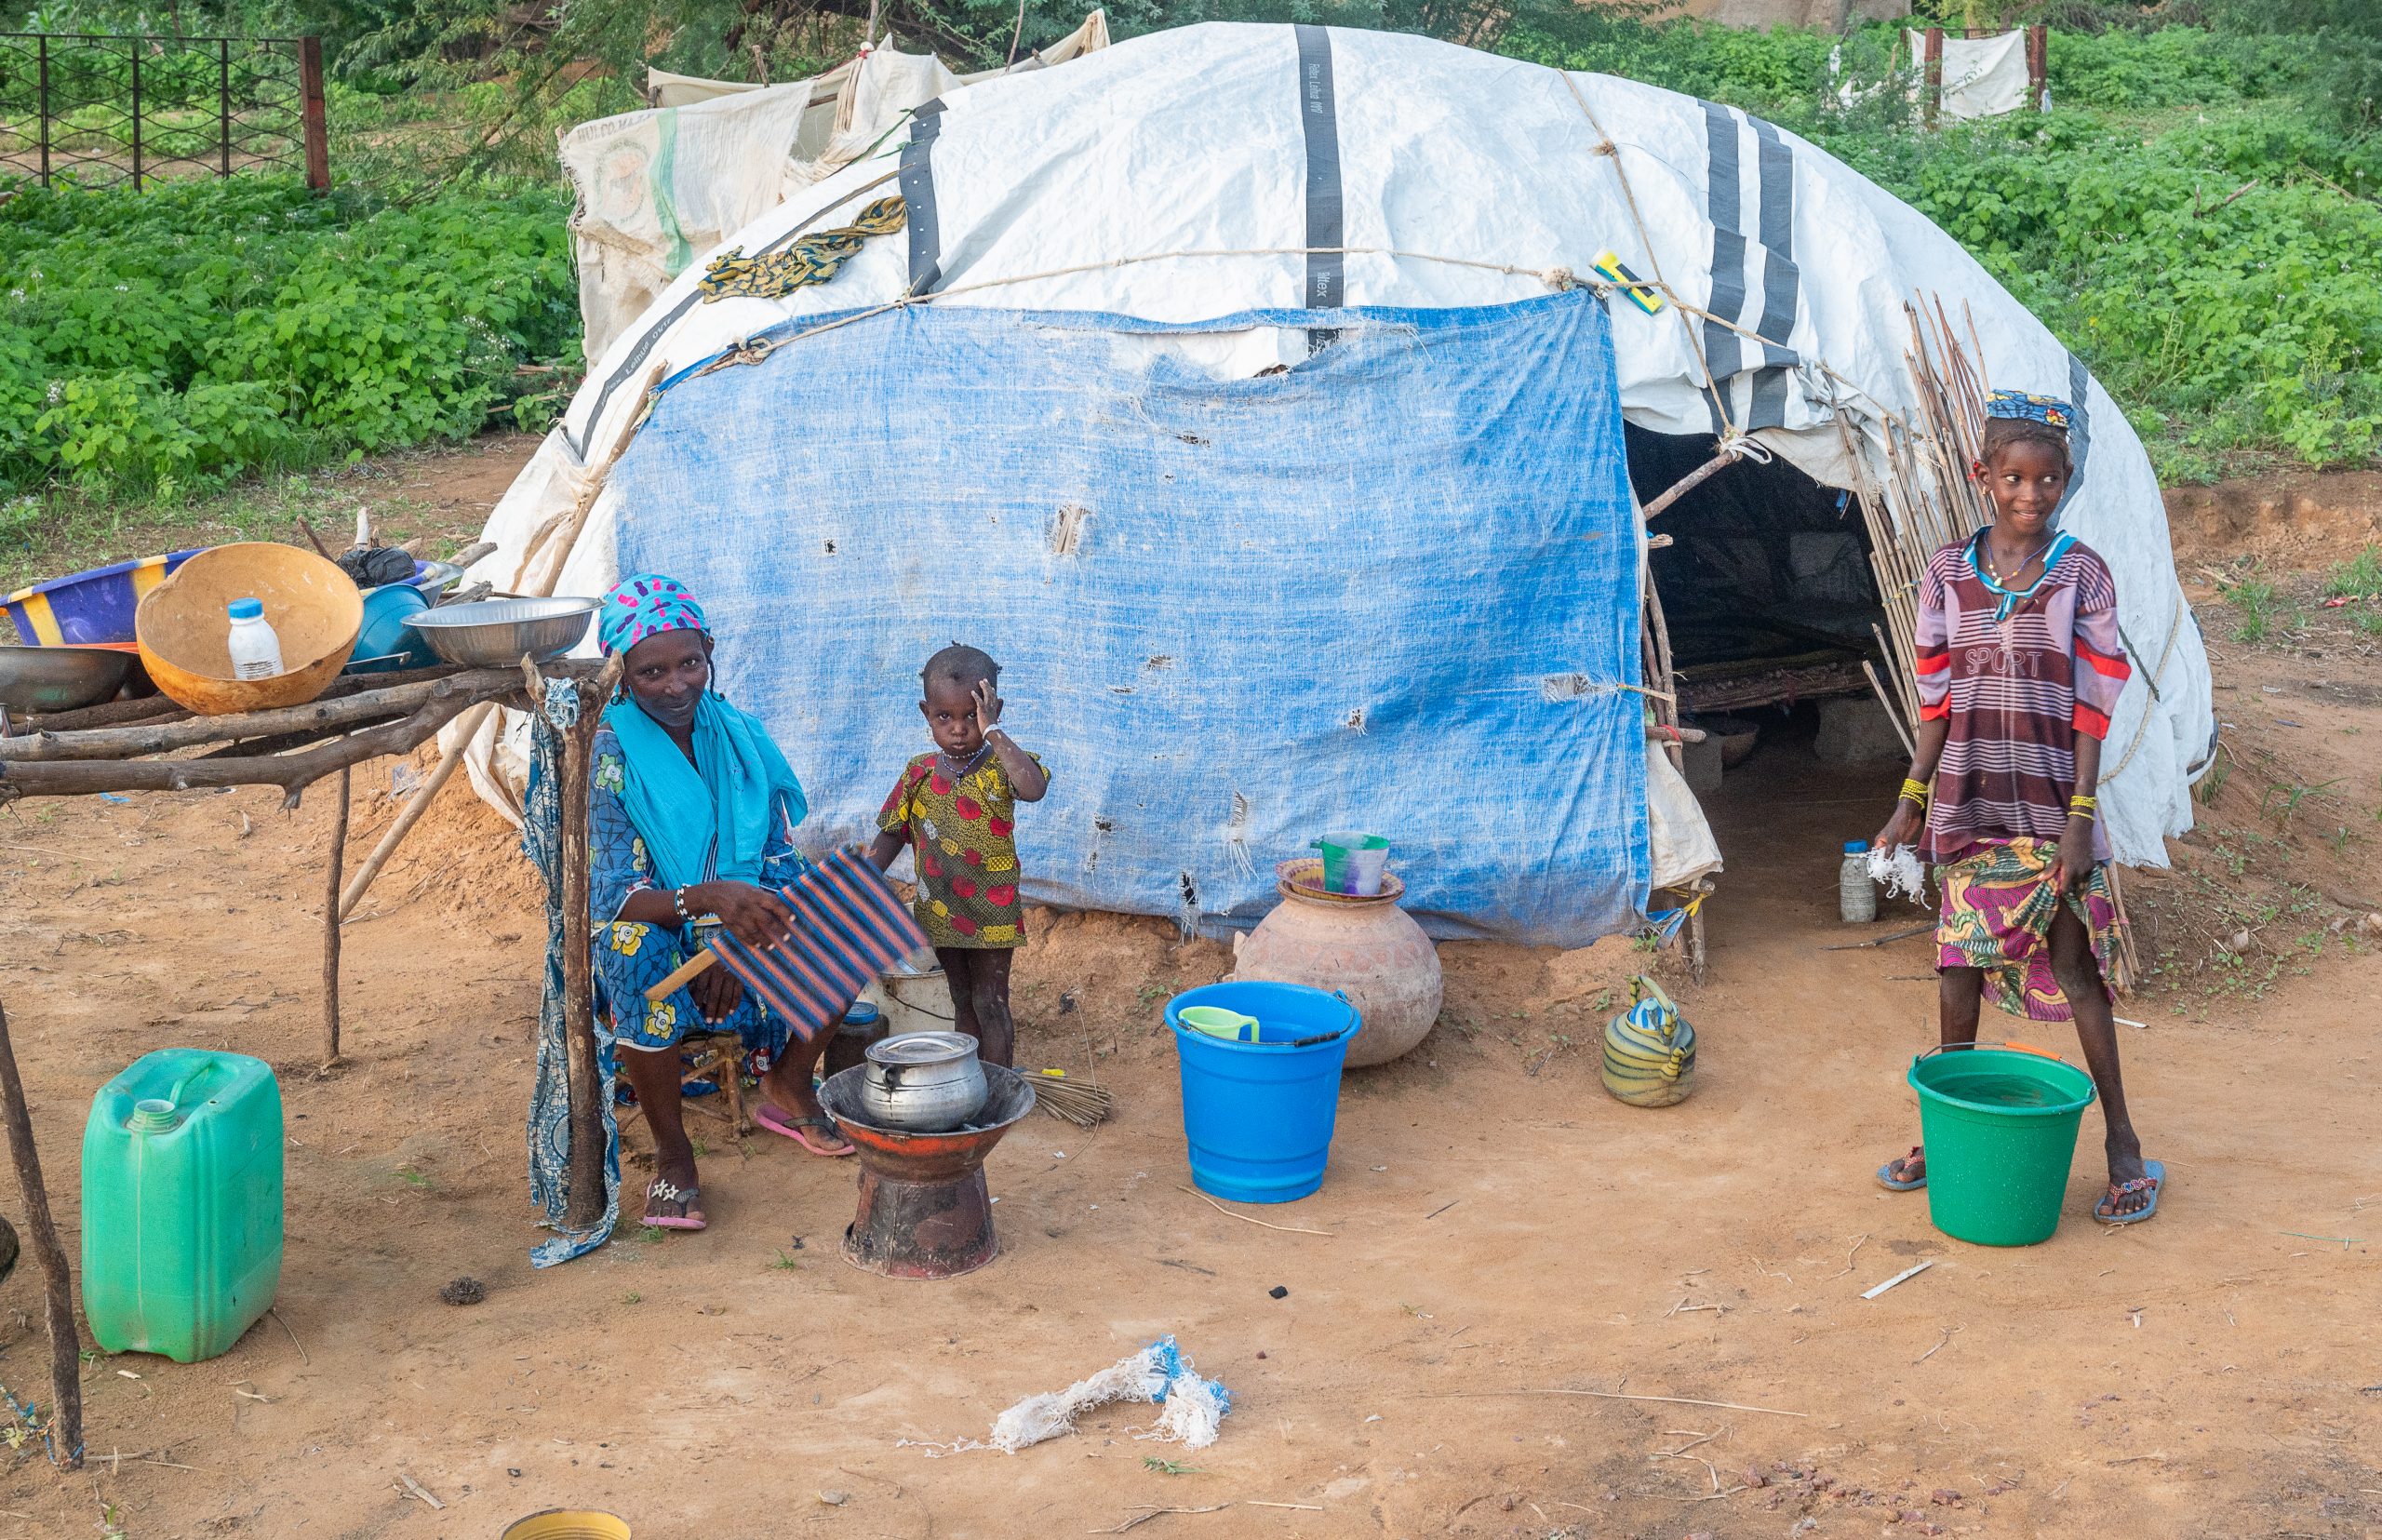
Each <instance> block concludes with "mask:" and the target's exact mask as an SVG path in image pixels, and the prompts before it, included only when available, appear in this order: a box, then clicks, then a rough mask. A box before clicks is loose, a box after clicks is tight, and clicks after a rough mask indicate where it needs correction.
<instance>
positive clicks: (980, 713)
mask: <svg viewBox="0 0 2382 1540" xmlns="http://www.w3.org/2000/svg"><path fill="white" fill-rule="evenodd" d="M975 701H976V730H977V731H979V732H990V731H992V730H993V728H994V726H995V725H996V724H997V723H998V722H999V721H1000V719H1001V697H1000V692H999V691H998V690H995V689H994V688H993V681H992V680H990V679H979V680H977V681H976V689H975Z"/></svg>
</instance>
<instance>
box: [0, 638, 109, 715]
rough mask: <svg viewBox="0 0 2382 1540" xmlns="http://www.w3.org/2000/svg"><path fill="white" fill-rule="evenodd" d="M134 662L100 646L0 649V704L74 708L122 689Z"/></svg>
mask: <svg viewBox="0 0 2382 1540" xmlns="http://www.w3.org/2000/svg"><path fill="white" fill-rule="evenodd" d="M138 662H140V659H139V658H138V657H136V656H135V655H134V654H132V653H129V652H118V651H115V650H114V649H110V648H104V647H0V705H5V706H7V707H8V708H9V709H10V710H13V711H27V712H47V711H80V710H82V709H83V708H84V707H85V706H94V705H97V704H99V703H100V702H101V701H104V700H107V699H109V698H110V697H112V696H114V694H115V692H116V691H117V690H122V689H123V688H124V681H125V680H126V679H127V678H128V677H130V676H131V674H132V665H133V664H134V663H138Z"/></svg>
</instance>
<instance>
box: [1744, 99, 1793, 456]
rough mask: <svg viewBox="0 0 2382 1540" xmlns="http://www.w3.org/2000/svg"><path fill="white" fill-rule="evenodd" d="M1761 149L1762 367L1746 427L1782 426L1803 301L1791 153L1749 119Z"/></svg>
mask: <svg viewBox="0 0 2382 1540" xmlns="http://www.w3.org/2000/svg"><path fill="white" fill-rule="evenodd" d="M1751 122H1752V124H1753V132H1754V138H1755V140H1756V141H1758V145H1759V149H1758V153H1757V158H1756V160H1755V166H1756V167H1757V168H1758V171H1759V174H1760V196H1761V226H1760V228H1761V245H1762V266H1761V320H1760V324H1759V325H1757V326H1756V327H1755V328H1754V329H1755V330H1756V331H1758V332H1760V334H1761V339H1762V347H1761V356H1762V362H1763V364H1764V366H1765V367H1764V368H1763V369H1762V370H1761V372H1760V373H1759V374H1757V375H1755V376H1754V380H1753V410H1752V412H1751V413H1750V414H1749V415H1748V417H1747V419H1746V427H1747V428H1749V429H1750V428H1783V427H1785V426H1786V425H1787V370H1788V369H1790V368H1793V367H1794V366H1795V365H1796V363H1797V362H1798V361H1799V360H1798V359H1797V358H1796V356H1795V354H1794V352H1793V350H1792V349H1790V348H1788V347H1787V338H1789V337H1790V336H1792V335H1794V331H1795V307H1796V305H1797V303H1798V302H1799V301H1800V299H1801V296H1802V272H1801V270H1800V269H1799V268H1798V267H1797V266H1796V265H1795V260H1794V254H1795V154H1794V152H1793V151H1791V150H1789V149H1787V141H1785V140H1784V139H1782V138H1780V137H1779V134H1778V130H1777V128H1776V127H1773V126H1772V125H1770V124H1767V123H1764V122H1763V121H1762V120H1761V119H1760V118H1754V119H1752V120H1751Z"/></svg>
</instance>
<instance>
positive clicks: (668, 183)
mask: <svg viewBox="0 0 2382 1540" xmlns="http://www.w3.org/2000/svg"><path fill="white" fill-rule="evenodd" d="M1107 46H1108V18H1107V16H1106V15H1105V14H1104V12H1101V11H1093V12H1092V13H1091V15H1089V16H1087V17H1086V18H1085V19H1084V21H1083V25H1081V26H1079V27H1077V29H1076V30H1075V31H1074V32H1072V33H1068V34H1067V36H1066V37H1064V39H1062V40H1061V41H1059V42H1057V43H1055V44H1052V45H1051V46H1050V47H1048V48H1044V49H1042V50H1040V51H1039V52H1037V53H1034V54H1031V55H1028V56H1027V57H1026V58H1024V59H1023V60H1019V61H1018V62H1017V63H1016V64H1015V65H1013V66H1011V67H1010V69H1008V70H995V71H990V72H987V73H986V74H979V75H970V76H962V75H957V74H952V73H951V72H950V71H949V70H947V69H945V68H944V67H943V63H942V61H941V60H937V59H936V58H935V57H934V56H933V55H931V54H905V53H902V52H899V51H897V50H895V49H892V48H886V47H880V48H876V49H873V50H870V51H869V52H867V53H864V54H863V55H862V56H861V57H859V58H858V59H853V60H847V61H845V62H844V63H841V64H838V65H836V67H835V68H834V69H832V70H829V71H828V72H827V73H826V74H822V75H819V76H817V77H815V78H813V79H810V80H797V81H792V82H789V83H787V84H785V85H782V86H754V85H748V84H745V83H743V82H741V81H733V80H704V79H701V78H699V77H697V76H694V75H683V74H670V73H669V72H668V71H666V70H649V71H648V72H647V85H646V90H647V95H648V97H649V99H650V100H652V101H653V102H654V105H653V106H652V107H650V108H649V109H647V110H645V111H643V112H636V113H622V114H619V115H618V116H615V117H607V118H598V119H596V120H595V122H592V123H583V124H581V125H580V126H579V127H576V128H573V129H572V130H570V131H569V133H567V134H565V135H564V136H563V137H562V143H561V146H560V149H559V151H558V155H559V158H560V160H561V162H562V168H563V174H564V175H565V176H567V177H568V178H569V180H570V184H571V188H572V190H573V191H574V192H575V193H577V194H578V207H577V208H575V209H574V210H573V211H572V213H571V220H570V230H571V235H572V239H573V243H574V246H575V248H576V253H577V256H578V259H579V315H580V321H581V325H582V329H583V331H584V339H583V342H582V345H583V346H584V347H585V348H586V350H587V355H588V356H589V357H590V358H595V357H600V356H602V355H603V351H604V350H605V349H606V348H608V347H609V346H610V345H611V343H612V339H614V338H615V337H617V336H619V335H620V333H621V331H622V328H625V327H627V326H628V325H629V323H630V322H632V321H634V320H636V318H637V316H639V315H642V314H644V312H645V310H646V308H647V307H648V306H649V305H650V304H652V303H653V301H654V300H655V298H656V297H658V296H659V295H660V294H661V293H662V290H663V289H664V288H667V287H668V286H669V283H670V280H671V279H673V278H675V277H676V276H677V275H679V274H680V273H682V272H684V271H685V270H686V267H687V264H688V263H689V261H692V260H693V259H694V257H695V255H696V254H698V253H701V252H707V251H709V250H711V249H712V248H714V247H716V246H717V245H718V244H719V243H720V242H721V241H722V240H724V239H726V238H727V237H728V236H729V235H731V234H734V233H735V232H737V231H739V230H741V229H743V227H744V226H746V225H747V224H750V223H751V222H752V221H755V220H756V219H758V218H760V217H761V215H762V214H764V213H765V212H767V211H768V210H769V209H771V208H776V207H777V206H778V204H779V203H781V202H783V200H784V199H785V198H786V197H787V196H788V194H791V193H792V192H793V191H794V190H795V189H797V188H800V187H804V186H807V185H809V184H810V183H811V182H813V181H818V180H819V179H820V178H822V177H824V176H827V175H829V174H831V173H833V172H835V171H838V170H840V169H842V168H843V167H845V166H846V165H847V164H849V163H850V161H851V160H852V159H854V158H855V157H856V156H859V155H863V154H868V153H869V152H870V151H871V150H873V149H875V148H876V147H877V145H878V144H879V143H880V142H881V141H884V140H885V138H886V136H888V135H889V134H892V133H894V132H895V130H897V129H899V128H900V127H901V126H902V123H903V119H904V118H906V117H907V116H908V115H909V114H911V113H912V112H913V111H914V110H916V109H917V108H918V107H919V106H921V105H923V104H924V103H926V102H929V101H932V100H935V99H936V98H937V97H940V96H943V95H944V94H946V93H948V92H950V91H953V90H956V89H957V88H958V87H960V86H961V85H963V84H965V83H966V82H967V81H968V80H985V79H990V78H992V77H993V76H994V75H998V74H1024V73H1026V72H1028V71H1032V70H1038V69H1043V68H1046V67H1048V66H1050V65H1052V64H1060V63H1064V62H1066V61H1067V60H1072V59H1078V58H1081V57H1082V56H1083V55H1084V54H1086V53H1089V52H1091V51H1092V50H1094V49H1098V48H1104V47H1107Z"/></svg>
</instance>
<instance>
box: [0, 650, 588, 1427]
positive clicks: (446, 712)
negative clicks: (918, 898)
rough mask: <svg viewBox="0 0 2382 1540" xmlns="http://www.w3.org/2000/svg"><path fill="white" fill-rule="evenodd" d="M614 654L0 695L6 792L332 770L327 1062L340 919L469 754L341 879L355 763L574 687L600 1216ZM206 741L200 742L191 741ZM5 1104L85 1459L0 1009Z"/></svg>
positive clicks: (69, 1337) (63, 1390) (66, 1408)
mask: <svg viewBox="0 0 2382 1540" xmlns="http://www.w3.org/2000/svg"><path fill="white" fill-rule="evenodd" d="M619 672H620V670H619V662H618V660H617V659H615V660H610V661H608V662H605V663H596V662H593V661H578V660H568V659H566V660H562V661H559V662H555V663H531V662H530V661H529V659H527V658H524V659H523V660H522V661H521V666H520V667H519V668H517V669H502V668H478V669H472V668H458V667H453V666H440V667H436V668H425V669H416V670H411V671H408V672H405V673H397V674H377V675H348V676H342V677H341V678H339V679H337V680H334V681H333V683H332V685H331V687H330V689H329V690H326V691H325V692H324V693H323V694H322V695H321V696H319V697H317V698H316V699H315V700H314V701H312V702H310V703H307V704H305V705H302V706H287V707H282V708H280V709H277V710H273V711H251V712H241V713H235V714H233V715H228V716H198V715H195V714H194V713H192V712H189V711H186V710H184V709H182V708H181V707H180V706H178V705H176V704H175V703H173V702H172V701H170V700H167V698H165V697H163V696H155V697H152V698H150V699H147V700H141V701H118V702H113V703H108V704H105V705H98V706H91V707H87V708H86V709H84V710H81V711H71V712H60V713H53V714H50V715H46V716H12V715H10V714H9V713H8V712H7V710H6V709H5V708H0V805H6V804H7V803H9V802H13V801H15V800H17V799H18V798H20V797H86V796H93V795H104V794H109V793H115V792H127V791H199V790H215V789H222V788H229V787H232V786H275V787H278V788H279V789H280V790H281V792H282V798H283V806H284V807H288V808H295V807H296V806H298V802H299V798H300V797H302V796H303V795H304V793H305V791H306V789H307V788H308V787H309V786H312V785H313V784H314V783H316V782H318V781H322V780H326V779H328V778H329V777H332V776H334V775H335V776H337V777H338V784H339V806H338V809H337V811H336V812H335V813H334V815H333V817H332V821H331V839H330V860H329V864H328V865H329V872H328V878H327V880H326V882H325V884H324V899H323V1062H322V1069H321V1073H323V1074H328V1073H330V1072H331V1071H332V1070H334V1069H336V1068H337V1067H338V1066H339V1065H340V1063H341V1060H340V989H339V969H340V923H341V919H342V917H344V915H345V913H346V911H347V910H348V909H349V908H352V907H353V905H354V903H355V899H356V898H358V897H360V896H361V894H362V891H363V888H364V886H365V885H366V884H368V882H369V881H370V880H371V878H372V877H373V876H374V875H375V874H376V873H377V872H378V871H379V869H380V866H381V864H382V863H383V862H385V861H386V860H387V859H388V856H389V854H390V852H391V851H392V850H394V849H395V845H396V841H397V840H399V839H401V838H403V837H404V835H405V832H406V830H408V829H409V828H411V827H412V819H413V818H414V817H418V816H419V813H420V810H421V809H422V806H423V805H424V804H425V803H426V802H427V800H428V797H426V796H424V795H423V793H435V791H436V789H437V786H438V784H440V783H444V781H445V779H446V773H451V771H452V769H453V766H454V765H455V764H456V763H458V762H460V760H461V759H462V754H461V753H460V752H458V753H456V754H453V755H449V756H448V757H447V759H446V760H445V761H444V762H443V763H442V764H441V766H440V770H441V771H442V772H446V773H441V774H439V775H437V776H436V777H435V778H434V780H433V781H432V782H431V783H426V784H425V785H424V786H423V787H422V792H418V793H417V794H416V797H415V799H414V801H413V802H412V803H411V804H409V805H408V808H407V809H406V812H405V814H404V815H401V816H400V818H399V821H398V823H397V824H396V825H395V826H393V827H392V829H391V830H390V834H389V837H384V838H383V839H382V841H381V846H380V848H379V849H377V850H374V851H373V853H372V857H371V860H370V861H369V862H368V864H367V866H366V868H365V869H364V870H363V871H361V872H359V873H358V874H357V877H356V881H355V884H354V885H352V886H351V887H350V888H349V889H348V890H347V891H346V893H345V894H344V895H343V894H342V893H341V886H340V880H341V874H342V870H343V868H344V866H345V857H346V844H347V821H348V805H349V796H350V789H351V788H350V780H351V772H352V771H353V770H354V768H355V766H356V765H358V764H361V763H363V762H364V761H366V760H368V759H377V758H380V757H383V756H391V755H405V754H410V753H412V752H413V751H414V750H415V749H417V748H419V747H421V746H422V744H423V743H427V742H429V741H430V740H431V739H432V738H434V737H435V736H436V735H437V734H438V732H439V730H441V729H443V728H445V727H446V726H447V725H448V723H449V722H452V721H454V720H455V719H456V718H457V717H459V716H463V715H464V714H465V713H467V712H468V713H473V714H475V715H474V717H473V720H472V723H471V724H469V725H476V721H477V719H478V717H479V716H485V715H486V713H487V712H488V711H490V710H493V709H495V708H496V707H498V706H507V705H509V706H514V707H516V708H531V709H534V708H536V707H538V706H541V705H542V703H544V701H545V697H546V694H547V685H548V682H549V681H550V680H563V681H569V683H570V685H571V686H572V688H574V689H575V690H577V691H578V694H579V706H580V710H579V726H578V727H577V729H575V730H571V731H568V732H565V733H563V734H562V735H561V736H562V747H563V754H562V767H561V773H560V782H561V787H562V791H563V799H562V859H561V870H560V872H559V873H558V876H559V878H560V887H561V889H562V892H561V904H562V917H563V946H564V960H563V1011H564V1022H565V1027H564V1032H565V1041H566V1044H567V1047H568V1050H569V1051H568V1078H569V1089H570V1117H571V1129H572V1135H571V1161H570V1172H569V1208H568V1212H567V1218H566V1223H567V1224H569V1225H570V1226H571V1227H573V1228H584V1227H587V1226H589V1225H594V1224H595V1222H596V1221H597V1220H598V1219H599V1218H600V1217H601V1216H602V1213H603V1210H604V1180H603V1166H602V1161H603V1140H602V1137H601V1118H602V1109H601V1108H600V1107H598V1106H597V1105H596V1098H597V1096H598V1095H599V1093H600V1082H599V1080H598V1078H597V1075H596V1069H595V1010H594V996H593V985H592V981H591V978H590V971H591V967H592V964H591V959H590V957H589V954H588V945H589V931H590V929H591V925H590V919H589V914H588V850H587V817H588V814H587V789H588V755H589V751H590V748H591V746H592V744H593V743H594V741H595V729H596V726H597V724H598V723H599V721H600V719H601V716H602V711H603V707H604V703H605V700H606V699H607V698H608V697H609V695H610V693H611V690H612V689H613V687H614V684H615V683H616V681H617V680H618V677H619ZM194 750H195V751H197V752H195V753H193V752H192V751H194ZM0 1119H5V1121H6V1123H7V1130H8V1143H9V1148H10V1153H11V1155H12V1157H13V1158H14V1161H15V1164H16V1172H17V1179H18V1182H19V1184H20V1185H21V1186H22V1188H23V1191H24V1199H25V1216H26V1227H27V1229H28V1230H29V1231H30V1232H31V1237H30V1239H31V1240H32V1242H33V1253H34V1256H35V1258H36V1260H37V1261H38V1262H39V1263H40V1265H41V1267H42V1271H43V1274H44V1281H45V1292H46V1296H47V1317H48V1327H49V1339H50V1353H51V1385H52V1395H53V1396H54V1397H55V1401H54V1403H53V1407H54V1410H53V1412H52V1415H51V1419H50V1430H51V1440H50V1441H51V1451H52V1456H51V1457H52V1458H53V1459H54V1460H55V1461H57V1463H58V1464H59V1465H60V1466H63V1467H64V1468H66V1469H70V1470H71V1469H75V1468H77V1467H79V1466H80V1465H81V1464H82V1392H81V1381H80V1373H79V1357H80V1352H81V1346H82V1345H81V1340H80V1338H79V1336H78V1335H77V1333H76V1330H75V1326H74V1305H73V1295H72V1292H71V1284H70V1281H69V1278H68V1273H67V1263H66V1253H65V1252H64V1250H63V1248H62V1247H61V1246H60V1244H59V1239H58V1233H57V1228H56V1226H55V1225H54V1224H53V1223H52V1222H51V1218H50V1213H49V1202H48V1198H47V1192H46V1190H45V1189H44V1187H43V1185H42V1176H41V1160H40V1156H39V1154H38V1153H37V1152H36V1151H35V1149H34V1147H33V1125H32V1121H31V1119H30V1118H29V1117H28V1116H27V1112H26V1107H25V1098H24V1089H23V1086H22V1084H21V1083H20V1078H19V1076H18V1070H17V1060H16V1051H15V1049H14V1047H13V1046H12V1045H11V1043H10V1041H9V1038H8V1026H7V1012H6V1011H5V1009H0Z"/></svg>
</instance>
